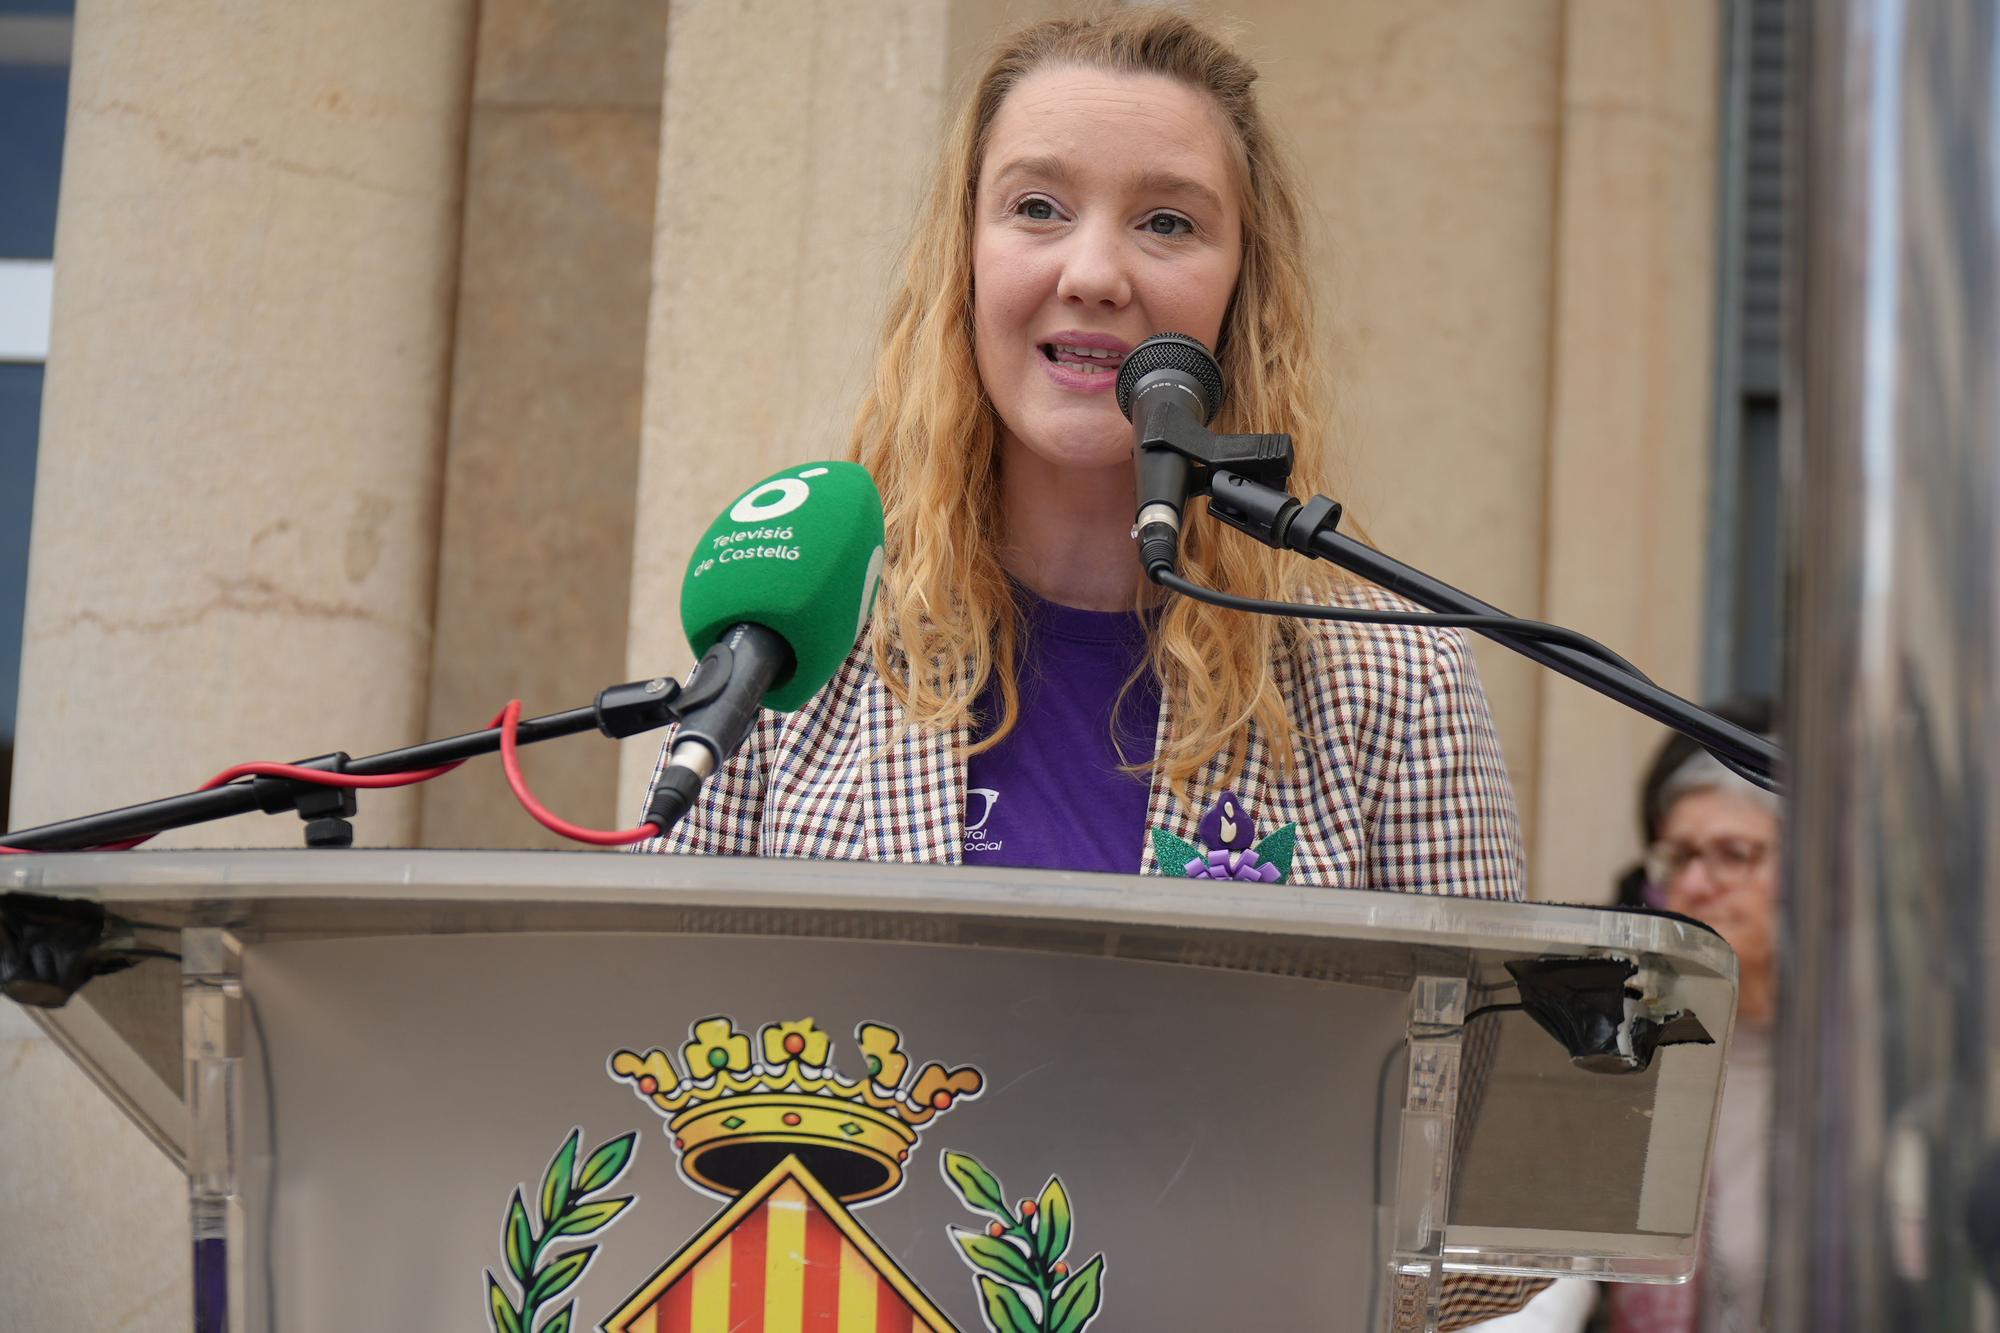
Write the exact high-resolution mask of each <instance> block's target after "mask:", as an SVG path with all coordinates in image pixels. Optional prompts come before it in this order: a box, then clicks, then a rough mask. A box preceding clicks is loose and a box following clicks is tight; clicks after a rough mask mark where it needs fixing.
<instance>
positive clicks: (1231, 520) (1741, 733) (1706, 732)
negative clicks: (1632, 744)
mask: <svg viewBox="0 0 2000 1333" xmlns="http://www.w3.org/2000/svg"><path fill="white" fill-rule="evenodd" d="M1208 512H1209V513H1210V514H1211V515H1213V516H1214V517H1215V518H1216V519H1218V520H1220V521H1221V522H1223V523H1226V524H1228V525H1229V526H1230V527H1232V528H1235V529H1237V530H1238V531H1239V532H1245V533H1248V534H1249V535H1250V536H1252V537H1255V538H1256V539H1257V540H1258V541H1261V542H1263V543H1264V544H1265V545H1266V546H1271V547H1276V548H1279V549H1284V550H1293V551H1297V552H1299V553H1301V554H1302V555H1307V556H1311V557H1312V558H1313V559H1315V560H1325V561H1328V562H1329V563H1331V564H1336V565H1339V566H1340V567H1341V568H1342V569H1346V570H1350V571H1352V572H1353V573H1356V574H1359V575H1361V577H1363V578H1365V579H1367V580H1369V581H1370V582H1371V583H1376V584H1380V585H1381V586H1382V587H1384V588H1387V589H1388V590H1389V591H1390V592H1392V593H1395V594H1396V595H1397V596H1399V597H1403V598H1406V599H1407V600H1409V601H1412V602H1415V603H1416V604H1417V605H1419V606H1423V607H1427V608H1429V609H1430V610H1432V611H1436V612H1440V613H1442V614H1444V615H1452V616H1505V615H1506V612H1504V611H1501V610H1499V609H1498V608H1496V607H1494V606H1491V605H1489V604H1487V603H1485V602H1482V601H1480V600H1479V599H1478V598H1477V597H1473V596H1471V595H1469V594H1467V593H1463V592H1460V591H1459V590H1458V589H1457V588H1454V587H1452V586H1451V585H1449V584H1446V583H1442V582H1440V581H1438V580H1437V579H1434V578H1432V577H1431V576H1430V575H1428V574H1425V573H1423V572H1422V571H1421V570H1417V569H1412V568H1411V567H1410V566H1408V565H1406V564H1403V563H1402V562H1401V561H1399V560H1395V559H1392V558H1390V557H1389V556H1386V555H1384V554H1382V553H1381V552H1380V551H1377V550H1375V549H1373V548H1372V547H1369V546H1366V545H1363V544H1362V543H1361V542H1358V541H1356V540H1354V539H1353V538H1352V537H1347V536H1344V535H1342V534H1341V533H1339V532H1336V531H1335V528H1336V527H1337V526H1338V525H1339V523H1340V505H1339V504H1338V503H1337V502H1335V501H1333V500H1329V499H1327V498H1326V497H1325V496H1323V495H1315V496H1313V497H1312V498H1311V499H1310V500H1307V501H1305V502H1304V503H1303V504H1301V503H1300V502H1299V501H1297V500H1295V499H1293V498H1292V497H1291V496H1290V495H1288V494H1287V493H1285V492H1284V491H1283V490H1280V489H1278V488H1276V487H1273V486H1269V485H1266V484H1265V483H1264V482H1262V481H1259V480H1253V479H1252V478H1249V477H1245V476H1242V475H1239V474H1237V473H1234V472H1230V471H1228V470H1226V469H1217V470H1215V471H1214V472H1212V473H1211V474H1210V476H1209V501H1208ZM1475 628H1477V627H1475ZM1478 633H1480V634H1483V635H1485V636H1486V637H1487V638H1489V639H1492V640H1493V641H1494V642H1496V643H1498V644H1500V645H1501V646H1502V647H1505V648H1510V649H1512V650H1513V651H1514V652H1517V653H1519V654H1521V656H1523V657H1526V658H1528V659H1530V660H1531V661H1535V662H1539V663H1540V664H1541V665H1543V666H1545V667H1548V668H1549V669H1550V670H1552V671H1556V672H1559V673H1561V674H1562V675H1565V676H1568V677H1569V678H1570V679H1571V680H1574V681H1576V682H1577V683H1578V684H1581V685H1585V686H1588V687H1589V688H1591V689H1593V690H1596V691H1597V692H1598V693H1599V694H1602V695H1604V696H1605V697H1607V698H1609V699H1612V700H1615V701H1616V702H1618V703H1621V704H1623V705H1625V706H1626V707H1627V708H1630V709H1632V710H1633V711H1635V712H1638V713H1642V714H1644V715H1645V716H1647V717H1649V718H1651V719H1653V720H1654V721H1655V722H1659V723H1661V724H1663V725H1665V726H1668V727H1671V728H1673V729H1674V730H1675V731H1678V732H1679V733H1681V734H1682V735H1683V736H1686V737H1688V738H1689V739H1691V740H1693V741H1696V742H1697V743H1699V744H1700V745H1701V746H1702V747H1703V748H1705V749H1707V750H1708V751H1709V752H1710V753H1711V754H1714V755H1715V756H1716V757H1717V758H1718V759H1721V760H1723V761H1724V762H1725V763H1733V764H1734V765H1736V766H1740V767H1741V768H1743V769H1747V770H1749V772H1748V773H1746V774H1745V776H1746V777H1751V776H1754V777H1756V778H1761V779H1763V785H1767V786H1768V785H1771V784H1772V783H1774V782H1775V781H1776V770H1777V766H1778V761H1779V758H1780V752H1779V750H1778V747H1777V746H1775V745H1773V744H1772V743H1771V742H1770V741H1768V740H1765V739H1764V738H1763V737H1762V736H1759V735H1757V734H1756V733H1755V732H1752V731H1748V730H1745V729H1744V728H1742V727H1739V726H1737V725H1735V724H1734V723H1731V722H1727V721H1725V720H1723V719H1722V718H1719V717H1717V716H1716V715H1715V714H1713V713H1711V712H1709V711H1708V710H1707V709H1704V708H1700V707H1697V706H1696V705H1695V704H1692V703H1690V702H1688V701H1687V700H1686V699H1683V698H1681V697H1680V696H1679V695H1677V694H1674V693H1673V692H1672V691H1670V690H1663V689H1661V688H1660V687H1659V686H1657V685H1655V684H1653V683H1652V682H1651V681H1648V680H1646V679H1644V678H1643V677H1640V676H1638V675H1635V674H1633V673H1631V672H1628V671H1624V670H1621V669H1619V668H1618V667H1616V666H1614V665H1612V664H1611V663H1610V662H1607V661H1604V660H1603V659H1601V658H1597V657H1593V656H1592V655H1590V654H1589V653H1586V652H1583V651H1581V650H1580V649H1576V648H1571V647H1567V646H1565V645H1562V644H1556V643H1546V642H1542V641H1540V640H1535V639H1528V638H1523V637H1521V636H1518V635H1514V634H1509V633H1506V632H1504V631H1501V630H1491V629H1478Z"/></svg>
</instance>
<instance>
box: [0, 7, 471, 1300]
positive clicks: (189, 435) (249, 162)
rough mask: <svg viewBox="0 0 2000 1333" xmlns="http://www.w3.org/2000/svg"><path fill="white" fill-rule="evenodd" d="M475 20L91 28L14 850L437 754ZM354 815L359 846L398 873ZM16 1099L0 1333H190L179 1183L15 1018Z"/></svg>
mask: <svg viewBox="0 0 2000 1333" xmlns="http://www.w3.org/2000/svg"><path fill="white" fill-rule="evenodd" d="M472 13H473V3H472V0H426V2H425V3H422V4H414V5H413V4H407V3H401V2H400V0H342V3H339V4H331V5H304V4H294V3H290V2H289V0H230V2H227V3H210V4H202V5H188V4H182V3H177V2H176V0H123V2H122V3H117V4H111V3H101V4H92V3H86V4H84V5H82V6H81V7H80V13H79V14H78V17H77V25H76V44H75V63H74V66H73V71H72V77H71V85H70V115H69V129H68V142H67V147H66V155H65V160H64V164H63V166H64V169H63V185H62V203H61V215H60V221H59V223H58V227H57V236H56V254H57V278H56V289H55V310H54V328H53V331H52V336H51V344H50V355H49V365H48V378H47V382H46V390H45V397H44V403H43V414H42V438H41V447H40V456H39V477H38V481H37V488H36V496H35V514H34V537H33V547H32V551H31V557H30V571H29V589H28V608H27V616H26V625H25V631H26V632H25V636H24V638H25V646H24V660H23V663H22V679H21V696H20V698H21V710H20V732H19V742H18V743H19V748H18V750H17V752H16V756H15V777H14V801H13V811H12V817H13V823H14V826H15V827H17V828H18V827H22V826H26V825H30V824H37V823H42V822H45V821H48V820H51V819H57V818H62V817H66V816H69V815H75V814H81V813H84V812H87V811H90V810H95V809H100V808H103V807H106V806H112V805H118V804H123V803H127V802H132V801H137V800H142V799H146V798H149V797H153V796H160V795H166V794H169V793H173V792H179V791H184V790H187V789H189V788H192V787H194V786H196V785H197V784H199V783H200V782H201V781H202V780H203V779H205V778H207V777H208V776H209V775H210V774H212V773H213V772H215V771H216V770H217V769H219V768H221V767H222V766H224V765H225V764H228V763H231V762H234V761H237V760H243V759H257V758H266V759H290V758H296V757H300V756H304V755H310V754H316V753H320V752H323V751H326V750H329V749H333V748H336V747H341V748H346V749H349V750H351V751H353V752H355V753H363V752H366V751H369V750H375V749H381V748H385V747H388V746H392V745H397V744H402V743H405V742H408V741H412V740H415V739H417V738H418V736H419V734H420V729H421V727H422V725H423V722H424V709H425V698H426V677H427V675H428V672H429V667H430V645H431V603H432V596H433V588H434V586H435V583H436V577H437V571H436V560H435V553H436V541H437V513H438V476H439V459H440V455H441V451H442V441H443V432H444V420H445V407H446V390H447V377H446V369H447V367H448V365H449V354H450V341H451V332H452V326H451V316H452V293H453V288H454V284H455V281H456V277H457V271H458V267H457V258H456V257H457V248H458V229H459V212H460V210H459V194H460V178H461V173H462V160H463V157H464V136H465V99H466V83H467V71H468V67H469V56H470V49H471V38H472V28H471V21H472ZM364 799H366V801H367V803H366V804H365V805H364V806H363V815H362V818H361V821H360V823H359V825H358V832H359V836H360V839H361V840H362V841H364V842H373V843H406V842H408V841H410V840H411V838H412V836H413V835H414V833H415V820H414V814H415V807H414V804H413V802H412V801H411V799H410V798H409V797H407V796H400V797H390V798H386V799H384V798H374V797H371V798H364ZM299 837H300V825H299V823H298V821H297V820H295V819H291V818H289V817H287V818H284V819H266V818H263V817H260V816H246V817H244V818H241V819H238V820H235V821H232V822H229V823H227V824H224V825H211V826H208V827H206V828H203V829H199V830H189V831H187V832H184V833H181V834H178V835H172V836H170V837H167V838H163V839H162V840H161V842H162V843H163V844H165V845H169V846H173V845H180V846H191V845H204V844H205V845H243V844H255V845H273V844H276V845H287V844H296V843H297V842H298V840H299ZM116 980H118V981H120V982H125V983H128V984H125V985H121V986H119V987H113V988H104V989H102V990H101V991H99V990H93V991H92V992H87V993H86V994H85V995H84V996H82V997H79V998H78V999H76V1000H73V1001H71V1003H70V1006H69V1008H67V1009H64V1010H61V1011H56V1013H55V1014H54V1015H53V1017H54V1019H55V1020H57V1021H58V1022H61V1021H63V1020H66V1019H71V1018H79V1011H82V1010H84V1009H86V1008H88V1007H89V1006H91V1005H93V1004H99V1003H102V1004H127V1005H132V1006H136V1007H137V1008H139V1009H141V1010H143V1011H145V1012H152V1013H159V1014H165V1015H169V1016H171V1015H173V1014H175V1013H176V1012H177V1010H176V1008H175V1003H176V1002H175V998H174V997H175V981H176V978H175V974H174V972H173V970H172V968H171V965H170V964H165V963H157V962H155V963H147V964H144V965H143V966H142V967H140V968H139V969H136V970H135V971H134V972H132V973H130V974H127V975H126V976H124V977H120V978H117V979H116ZM120 997H123V998H122V999H121V998H120ZM0 1007H4V1008H6V1009H9V1010H12V1009H13V1006H11V1005H4V1006H0ZM81 1017H83V1018H87V1017H88V1015H87V1014H85V1015H81ZM169 1021H173V1020H172V1019H171V1018H169ZM0 1070H4V1071H5V1072H4V1074H0V1141H4V1142H5V1143H6V1144H7V1152H6V1169H5V1170H4V1171H0V1195H4V1197H5V1198H7V1199H8V1200H9V1202H10V1207H9V1208H8V1209H7V1211H6V1213H5V1214H4V1216H0V1327H6V1328H48V1329H56V1328H109V1327H113V1326H116V1327H119V1328H124V1329H132V1330H148V1331H151V1330H158V1331H159V1333H172V1331H173V1330H185V1329H186V1328H187V1327H188V1319H189V1316H190V1310H191V1303H190V1296H189V1283H188V1271H189V1269H188V1265H189V1249H188V1229H187V1203H186V1185H185V1181H184V1180H182V1178H181V1174H180V1172H179V1170H178V1169H177V1168H176V1166H175V1164H174V1163H173V1162H172V1161H170V1160H169V1159H168V1158H167V1157H165V1156H163V1155H162V1154H161V1152H160V1151H159V1150H158V1149H157V1148H155V1147H154V1146H153V1144H152V1143H151V1142H149V1141H148V1140H147V1139H146V1138H145V1137H144V1136H143V1135H142V1134H141V1133H140V1131H139V1130H138V1129H137V1128H136V1127H135V1126H134V1125H133V1124H132V1123H131V1122H130V1121H128V1120H127V1119H126V1118H125V1117H124V1116H123V1115H122V1114H121V1113H120V1112H119V1111H118V1110H117V1109H116V1108H115V1107H113V1106H112V1105H111V1103H110V1102H108V1101H107V1100H105V1099H104V1098H103V1097H102V1095H101V1094H99V1093H98V1092H97V1091H96V1090H95V1089H94V1088H92V1087H91V1086H90V1085H89V1081H88V1079H87V1077H86V1076H85V1075H84V1074H83V1072H82V1071H81V1070H80V1069H78V1068H76V1067H75V1066H74V1065H73V1064H72V1062H71V1061H70V1059H69V1057H68V1056H66V1055H65V1054H63V1052H62V1051H61V1050H59V1049H58V1048H57V1047H56V1046H55V1044H54V1043H53V1042H51V1041H50V1040H48V1039H47V1038H46V1037H44V1036H42V1035H40V1033H39V1031H38V1030H37V1029H36V1028H34V1027H33V1026H32V1025H30V1024H29V1023H28V1022H27V1021H26V1019H25V1017H24V1014H23V1013H22V1012H20V1011H16V1012H13V1013H9V1014H5V1015H0ZM169 1072H171V1071H169ZM163 1077H165V1075H164V1074H163ZM52 1219H68V1222H67V1223H63V1224H52Z"/></svg>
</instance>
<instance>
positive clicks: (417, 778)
mask: <svg viewBox="0 0 2000 1333" xmlns="http://www.w3.org/2000/svg"><path fill="white" fill-rule="evenodd" d="M520 724H521V701H520V700H519V699H510V700H508V702H507V706H506V707H505V708H503V709H501V710H500V711H499V712H498V713H496V714H494V716H493V720H492V721H491V722H488V723H487V724H486V725H487V726H488V727H489V728H491V727H498V728H500V764H501V766H502V767H503V768H505V769H506V770H507V785H508V786H509V787H512V788H513V789H514V797H515V799H516V800H518V801H520V803H521V807H522V808H523V809H525V810H526V811H527V812H528V813H529V814H530V815H532V816H533V817H534V819H535V822H537V823H538V824H540V825H541V826H542V827H543V828H546V829H548V830H549V831H551V832H553V833H559V834H561V835H562V836H563V837H565V838H568V839H570V840H571V841H572V842H586V843H590V844H592V845H593V846H598V847H620V846H624V845H625V844H627V843H633V842H641V841H644V840H645V839H647V838H657V837H659V836H660V829H659V826H658V825H657V824H641V825H639V827H637V828H630V829H591V828H585V827H583V826H582V825H581V824H572V823H570V822H569V821H568V820H566V819H564V818H562V817H561V816H559V815H557V814H555V813H554V812H552V811H551V810H549V808H548V807H547V806H545V805H543V804H542V803H541V802H540V801H538V800H536V799H535V794H534V793H533V792H531V791H529V790H528V782H527V779H526V778H524V777H522V776H521V763H520V757H519V755H518V753H517V745H516V741H515V733H516V731H517V729H518V728H519V727H520ZM464 762H465V761H464V760H463V759H455V760H453V761H452V762H451V763H449V764H439V765H438V766H437V767H435V768H413V769H411V770H409V771H408V772H405V773H383V774H380V775H370V774H362V773H332V772H328V771H327V770H326V769H323V768H301V767H300V766H299V765H297V764H273V763H264V762H254V763H248V764H236V765H234V766H232V767H229V768H225V769H223V770H222V771H221V772H220V773H217V774H216V775H215V776H214V777H212V778H210V779H209V780H208V781H207V782H204V783H202V784H201V788H200V790H202V791H212V790H214V789H215V788H217V787H220V786H223V785H225V784H227V783H230V782H235V781H238V780H239V779H242V778H247V777H262V778H291V779H293V780H294V781H297V782H311V783H316V784H317V785H319V786H322V787H355V788H374V787H409V786H414V785H415V784H417V783H419V782H429V781H430V780H431V779H432V778H441V777H443V776H444V775H445V774H447V773H449V772H451V771H452V770H453V769H454V768H457V767H458V766H459V765H460V764H463V763H464ZM155 836H157V835H155V834H151V833H148V834H147V835H146V836H145V837H143V838H131V839H128V840H126V841H124V842H107V843H104V844H102V845H101V846H97V847H74V848H68V849H66V850H70V851H82V852H123V851H128V850H130V849H131V848H134V847H137V846H138V845H139V844H140V843H142V842H150V841H151V840H152V839H153V838H154V837H155ZM0 854H20V855H33V854H34V849H33V848H29V847H8V846H6V845H5V844H0Z"/></svg>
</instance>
